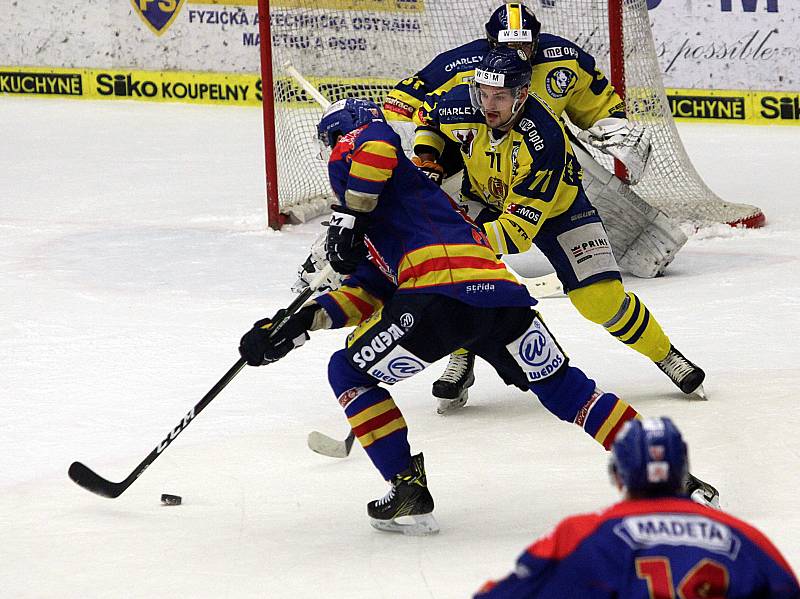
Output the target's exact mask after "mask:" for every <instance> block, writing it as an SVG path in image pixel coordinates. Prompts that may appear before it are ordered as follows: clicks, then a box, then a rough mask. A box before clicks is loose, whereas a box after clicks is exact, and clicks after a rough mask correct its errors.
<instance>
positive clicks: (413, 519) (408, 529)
mask: <svg viewBox="0 0 800 599" xmlns="http://www.w3.org/2000/svg"><path fill="white" fill-rule="evenodd" d="M369 523H370V524H371V525H372V527H373V528H375V529H377V530H382V531H384V532H399V533H400V534H404V535H408V536H411V537H426V536H428V535H435V534H436V533H437V532H439V523H438V522H437V521H436V518H434V517H433V514H418V515H416V516H400V517H399V518H395V519H393V520H376V519H375V518H370V520H369Z"/></svg>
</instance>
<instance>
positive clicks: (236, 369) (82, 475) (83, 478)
mask: <svg viewBox="0 0 800 599" xmlns="http://www.w3.org/2000/svg"><path fill="white" fill-rule="evenodd" d="M329 269H331V267H330V265H328V266H326V267H325V268H324V269H322V271H320V273H319V275H317V277H316V278H315V279H314V280H313V281H312V282H311V285H310V286H309V287H308V289H306V290H305V291H303V293H301V294H300V295H298V296H297V297H296V298H295V300H294V301H293V302H292V303H291V304H289V306H288V307H287V308H286V313H285V314H284V315H283V318H281V319H279V320H276V321H275V324H274V328H273V333H274V332H275V331H277V330H279V329H280V328H281V327H282V326H283V324H284V323H285V322H286V321H287V320H288V319H289V317H290V316H291V315H292V314H294V313H295V312H297V310H299V309H300V308H301V307H302V306H303V304H304V303H306V301H307V300H308V299H310V298H311V296H312V294H313V293H314V291H315V290H316V288H317V286H318V285H319V284H320V283H321V282H322V280H323V279H324V278H325V277H327V276H328V275H329V274H330V272H329ZM331 270H332V269H331ZM245 364H246V362H245V361H244V359H243V358H239V359H238V360H237V361H236V363H235V364H234V365H233V366H231V368H230V370H228V372H226V373H225V375H224V376H223V377H222V378H221V379H220V380H219V381H217V384H216V385H214V386H213V387H212V388H211V389H210V390H209V392H208V393H206V394H205V395H204V396H203V399H201V400H200V401H199V402H198V403H197V405H195V406H194V407H193V408H192V409H191V410H190V411H189V413H188V414H186V416H184V417H183V418H182V419H181V421H180V422H179V423H178V424H177V425H176V426H175V428H173V429H172V430H171V431H170V432H169V433H168V434H167V436H166V437H165V438H164V440H163V441H161V443H159V444H158V445H157V446H156V447H155V449H153V451H151V452H150V453H149V454H148V455H147V457H146V458H145V459H143V460H142V461H141V463H140V464H139V465H138V466H136V468H134V469H133V472H131V473H130V474H129V475H128V476H127V478H125V479H124V480H123V481H121V482H118V483H115V482H112V481H110V480H108V479H105V478H103V477H102V476H100V475H99V474H97V473H96V472H95V471H94V470H92V469H91V468H89V467H88V466H86V465H85V464H83V463H82V462H72V464H71V465H70V467H69V471H68V474H69V477H70V478H71V479H72V480H73V481H75V483H77V484H78V485H79V486H81V487H83V488H84V489H86V490H87V491H91V492H92V493H94V494H96V495H100V496H101V497H109V498H112V499H113V498H115V497H119V496H120V495H122V493H124V492H125V490H126V489H127V488H128V487H130V486H131V485H132V484H133V482H134V481H135V480H136V479H137V478H139V477H140V476H141V475H142V473H144V471H145V470H147V467H148V466H150V464H152V463H153V462H154V461H155V460H156V458H158V456H160V455H161V454H162V452H163V451H164V450H165V449H166V448H167V447H168V446H169V444H170V443H172V442H173V441H174V440H175V439H176V438H177V437H178V435H180V434H181V433H182V432H183V431H184V429H185V428H186V427H187V426H189V423H191V422H192V420H194V419H195V418H196V417H197V415H198V414H199V413H200V412H202V411H203V410H204V409H205V407H206V406H207V405H208V404H210V403H211V401H212V400H213V399H214V398H215V397H216V396H217V395H219V393H220V391H222V390H223V389H224V388H225V387H227V385H228V383H230V382H231V381H232V380H233V379H234V377H236V375H237V374H239V373H240V372H241V370H242V368H244V366H245Z"/></svg>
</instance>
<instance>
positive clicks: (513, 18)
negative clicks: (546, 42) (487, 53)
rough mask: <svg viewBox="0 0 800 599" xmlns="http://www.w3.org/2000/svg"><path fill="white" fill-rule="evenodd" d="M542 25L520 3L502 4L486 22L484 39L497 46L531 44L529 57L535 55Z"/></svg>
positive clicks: (529, 10)
mask: <svg viewBox="0 0 800 599" xmlns="http://www.w3.org/2000/svg"><path fill="white" fill-rule="evenodd" d="M541 29H542V24H541V23H540V22H539V20H538V19H537V18H536V15H534V14H533V11H531V9H529V8H528V7H527V6H525V5H524V4H522V3H521V2H509V3H507V4H503V5H502V6H501V7H500V8H498V9H497V10H495V11H494V12H493V13H492V16H491V17H489V20H488V21H487V22H486V39H487V40H489V43H490V44H491V45H492V47H495V46H497V45H498V44H531V52H530V57H531V58H533V55H534V54H536V47H537V46H538V45H539V31H541Z"/></svg>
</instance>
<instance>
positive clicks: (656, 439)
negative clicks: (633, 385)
mask: <svg viewBox="0 0 800 599" xmlns="http://www.w3.org/2000/svg"><path fill="white" fill-rule="evenodd" d="M687 468H688V458H687V450H686V444H685V443H684V441H683V438H682V436H681V433H680V431H678V429H677V428H676V426H675V424H674V423H673V422H672V421H671V420H670V419H669V418H653V419H645V420H633V421H631V422H629V423H627V424H625V426H624V427H623V428H622V430H621V431H620V433H619V435H617V439H616V441H615V442H614V446H613V448H612V450H611V464H610V472H611V478H612V482H613V483H614V485H615V486H617V487H618V488H619V489H621V490H623V491H624V494H625V498H624V500H623V501H621V502H620V503H617V504H616V505H613V506H611V507H610V508H607V509H605V510H603V511H601V512H595V513H591V514H583V515H578V516H572V517H569V518H567V519H565V520H563V521H562V522H561V523H560V524H558V526H556V528H555V529H554V530H553V531H552V532H550V533H548V534H547V535H545V536H543V537H542V538H541V539H539V540H538V541H536V542H535V543H534V544H532V545H531V546H530V547H528V549H527V550H526V551H525V552H524V553H523V554H522V555H521V556H520V557H519V559H518V560H517V565H516V568H515V570H514V572H513V573H511V574H510V575H509V576H507V577H506V578H504V579H502V580H500V581H499V582H489V583H487V584H485V585H484V587H483V588H482V589H481V591H479V592H478V594H477V595H476V596H475V597H476V599H477V598H480V599H522V598H525V599H537V598H547V599H578V598H580V599H611V598H614V597H625V598H626V599H670V598H674V597H681V598H683V599H690V598H695V597H696V598H700V597H704V598H707V599H711V598H713V599H755V598H761V597H764V598H767V597H769V598H770V599H798V598H800V586H798V582H797V578H796V577H795V575H794V573H793V572H792V568H791V567H790V566H789V564H788V563H787V562H786V560H785V559H784V557H783V556H782V555H781V553H780V552H779V551H778V549H777V548H776V547H775V546H774V545H773V544H772V543H771V542H770V541H769V539H767V537H766V536H764V535H763V534H762V533H761V532H759V531H758V530H756V529H755V528H753V527H752V526H750V525H748V524H746V523H745V522H743V521H741V520H739V519H737V518H734V517H733V516H730V515H727V514H724V513H723V512H720V511H717V510H714V509H711V508H709V507H706V506H702V505H698V504H697V503H695V502H693V501H691V500H689V499H688V498H687V497H686V496H685V489H684V486H683V484H682V481H683V480H684V475H685V473H686V472H687Z"/></svg>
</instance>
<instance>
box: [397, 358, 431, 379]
mask: <svg viewBox="0 0 800 599" xmlns="http://www.w3.org/2000/svg"><path fill="white" fill-rule="evenodd" d="M424 369H425V365H424V364H423V363H422V362H420V361H419V360H417V359H416V358H412V357H411V356H400V357H398V358H394V359H393V360H391V361H390V362H389V364H388V370H389V374H390V375H391V376H394V377H396V378H398V379H407V378H409V377H412V376H414V375H415V374H417V373H418V372H422V371H423V370H424Z"/></svg>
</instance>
